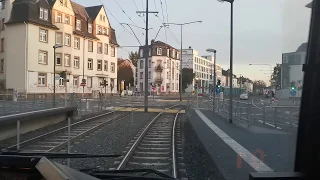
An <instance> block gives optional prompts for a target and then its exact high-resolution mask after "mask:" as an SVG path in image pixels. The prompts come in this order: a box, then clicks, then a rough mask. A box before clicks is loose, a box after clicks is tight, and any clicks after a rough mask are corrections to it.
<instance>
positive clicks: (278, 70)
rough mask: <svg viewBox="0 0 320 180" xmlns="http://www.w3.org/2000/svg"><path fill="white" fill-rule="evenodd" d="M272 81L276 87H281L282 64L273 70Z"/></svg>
mask: <svg viewBox="0 0 320 180" xmlns="http://www.w3.org/2000/svg"><path fill="white" fill-rule="evenodd" d="M271 80H273V81H274V85H275V86H276V87H280V85H281V65H280V64H276V66H275V67H274V68H273V73H272V78H271Z"/></svg>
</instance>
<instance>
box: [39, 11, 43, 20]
mask: <svg viewBox="0 0 320 180" xmlns="http://www.w3.org/2000/svg"><path fill="white" fill-rule="evenodd" d="M39 18H40V19H43V8H40V15H39Z"/></svg>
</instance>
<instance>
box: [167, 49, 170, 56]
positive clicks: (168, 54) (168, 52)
mask: <svg viewBox="0 0 320 180" xmlns="http://www.w3.org/2000/svg"><path fill="white" fill-rule="evenodd" d="M167 56H168V57H169V56H170V50H169V49H167Z"/></svg>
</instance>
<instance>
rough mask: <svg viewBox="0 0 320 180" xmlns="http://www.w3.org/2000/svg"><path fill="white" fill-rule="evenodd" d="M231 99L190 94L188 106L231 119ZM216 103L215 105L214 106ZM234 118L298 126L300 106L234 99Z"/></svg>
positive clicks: (244, 121)
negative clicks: (263, 103)
mask: <svg viewBox="0 0 320 180" xmlns="http://www.w3.org/2000/svg"><path fill="white" fill-rule="evenodd" d="M229 103H230V102H229V100H228V99H218V98H215V99H214V102H213V100H212V99H208V98H201V97H198V99H197V97H195V96H190V97H189V98H188V106H189V107H190V108H200V109H201V108H202V109H208V110H213V111H214V112H215V113H217V114H218V115H220V116H221V117H223V118H226V119H229ZM213 104H214V107H213ZM232 107H233V115H232V117H233V120H234V121H238V122H242V123H245V124H247V125H248V126H250V125H254V124H262V125H266V126H269V127H273V128H277V129H283V128H286V127H294V128H296V127H298V121H299V111H300V106H295V105H291V106H276V105H272V104H271V105H268V106H264V105H260V106H258V105H256V104H254V103H253V102H252V101H250V100H249V101H233V103H232Z"/></svg>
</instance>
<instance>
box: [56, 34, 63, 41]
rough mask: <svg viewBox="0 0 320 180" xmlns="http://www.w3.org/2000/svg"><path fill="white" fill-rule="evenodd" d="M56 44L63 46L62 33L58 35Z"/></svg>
mask: <svg viewBox="0 0 320 180" xmlns="http://www.w3.org/2000/svg"><path fill="white" fill-rule="evenodd" d="M56 44H62V33H61V32H57V33H56Z"/></svg>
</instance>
